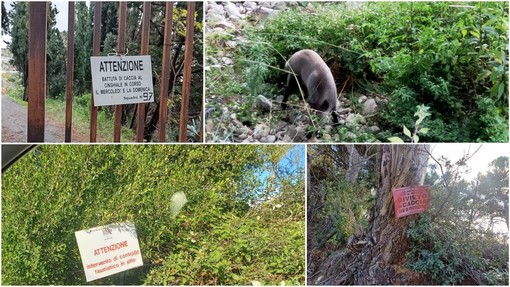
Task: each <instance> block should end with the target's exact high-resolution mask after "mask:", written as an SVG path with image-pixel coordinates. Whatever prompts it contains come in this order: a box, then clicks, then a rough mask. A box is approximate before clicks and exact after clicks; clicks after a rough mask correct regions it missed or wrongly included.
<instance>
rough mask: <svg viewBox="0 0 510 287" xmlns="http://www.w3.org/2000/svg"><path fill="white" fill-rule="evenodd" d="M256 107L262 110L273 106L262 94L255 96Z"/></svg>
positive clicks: (268, 109) (267, 109)
mask: <svg viewBox="0 0 510 287" xmlns="http://www.w3.org/2000/svg"><path fill="white" fill-rule="evenodd" d="M257 107H258V108H259V109H261V110H263V111H270V110H271V108H272V107H273V103H272V102H271V101H270V100H268V99H267V98H266V97H264V96H263V95H258V96H257Z"/></svg>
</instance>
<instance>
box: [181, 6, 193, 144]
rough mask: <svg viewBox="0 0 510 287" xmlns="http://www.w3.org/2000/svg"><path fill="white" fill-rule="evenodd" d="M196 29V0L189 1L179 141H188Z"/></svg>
mask: <svg viewBox="0 0 510 287" xmlns="http://www.w3.org/2000/svg"><path fill="white" fill-rule="evenodd" d="M194 31H195V2H188V16H187V20H186V47H185V51H184V80H183V83H182V98H181V117H180V126H179V142H186V138H187V134H188V111H189V96H190V95H189V94H190V86H191V60H192V58H193V35H194V34H195V33H194Z"/></svg>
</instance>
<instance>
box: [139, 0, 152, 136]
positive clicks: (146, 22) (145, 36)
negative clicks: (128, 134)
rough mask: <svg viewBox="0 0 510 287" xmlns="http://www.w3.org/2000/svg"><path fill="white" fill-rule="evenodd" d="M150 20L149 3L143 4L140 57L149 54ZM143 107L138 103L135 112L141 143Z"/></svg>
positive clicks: (143, 123) (143, 126)
mask: <svg viewBox="0 0 510 287" xmlns="http://www.w3.org/2000/svg"><path fill="white" fill-rule="evenodd" d="M150 19H151V2H148V1H145V2H143V18H142V45H141V47H140V50H141V51H140V55H148V54H149V35H150V34H149V32H150V29H149V28H150V24H151V22H150ZM145 105H146V104H144V103H139V104H138V105H137V112H136V141H137V142H142V141H143V134H144V131H145Z"/></svg>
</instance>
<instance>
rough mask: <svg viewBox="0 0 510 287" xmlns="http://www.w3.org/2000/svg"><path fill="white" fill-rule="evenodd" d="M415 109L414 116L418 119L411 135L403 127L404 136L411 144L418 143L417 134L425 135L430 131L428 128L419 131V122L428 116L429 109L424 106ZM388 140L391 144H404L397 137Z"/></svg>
mask: <svg viewBox="0 0 510 287" xmlns="http://www.w3.org/2000/svg"><path fill="white" fill-rule="evenodd" d="M416 108H417V109H418V110H417V111H416V113H414V116H415V117H418V119H417V120H416V122H415V123H414V132H413V134H412V135H411V131H410V130H409V129H408V128H407V127H406V126H404V135H405V136H406V137H408V138H409V140H410V141H411V143H418V141H419V140H420V137H419V136H418V134H427V133H428V132H429V130H430V129H429V128H421V129H420V124H421V122H422V121H423V120H424V119H425V118H426V117H428V116H430V113H429V112H428V110H429V108H428V107H426V106H424V105H420V106H417V107H416ZM388 140H389V141H390V142H392V143H403V142H404V141H403V140H402V139H401V138H399V137H391V138H388Z"/></svg>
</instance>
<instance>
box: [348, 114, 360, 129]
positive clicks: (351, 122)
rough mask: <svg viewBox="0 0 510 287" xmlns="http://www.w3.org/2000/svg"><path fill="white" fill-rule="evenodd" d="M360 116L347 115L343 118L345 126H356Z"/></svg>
mask: <svg viewBox="0 0 510 287" xmlns="http://www.w3.org/2000/svg"><path fill="white" fill-rule="evenodd" d="M360 117H361V116H360V115H358V114H349V115H348V116H347V117H346V118H345V125H346V126H357V125H358V124H359V123H360Z"/></svg>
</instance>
